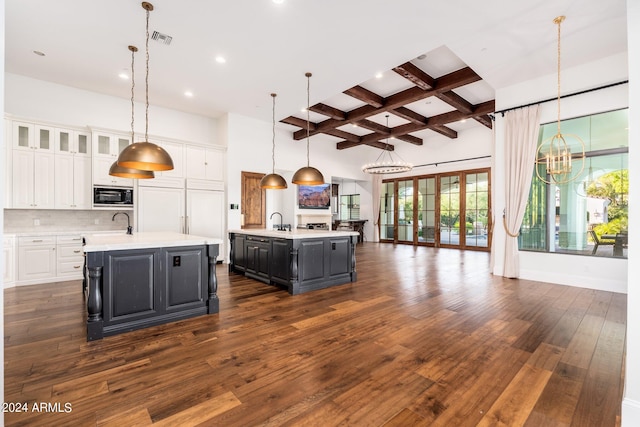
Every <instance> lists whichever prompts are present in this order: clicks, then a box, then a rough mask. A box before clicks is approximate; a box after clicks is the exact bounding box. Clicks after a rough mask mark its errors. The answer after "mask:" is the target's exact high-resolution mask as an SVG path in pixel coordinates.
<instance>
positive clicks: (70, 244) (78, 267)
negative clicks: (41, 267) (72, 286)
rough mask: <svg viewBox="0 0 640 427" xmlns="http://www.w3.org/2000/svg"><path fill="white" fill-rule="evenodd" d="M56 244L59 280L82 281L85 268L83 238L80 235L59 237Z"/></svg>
mask: <svg viewBox="0 0 640 427" xmlns="http://www.w3.org/2000/svg"><path fill="white" fill-rule="evenodd" d="M56 243H57V244H56V252H57V254H58V255H57V258H56V259H57V263H56V264H57V265H56V273H57V276H58V278H64V279H66V280H73V279H82V267H83V266H84V253H83V252H82V237H80V236H78V235H68V236H57V238H56Z"/></svg>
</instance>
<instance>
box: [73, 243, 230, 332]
mask: <svg viewBox="0 0 640 427" xmlns="http://www.w3.org/2000/svg"><path fill="white" fill-rule="evenodd" d="M83 241H84V246H83V249H84V252H85V256H86V258H85V284H86V289H85V292H86V293H87V312H88V315H87V341H92V340H98V339H102V338H103V337H105V336H109V335H115V334H119V333H123V332H128V331H133V330H136V329H141V328H146V327H149V326H155V325H159V324H163V323H168V322H173V321H176V320H182V319H186V318H190V317H194V316H200V315H203V314H212V313H217V312H218V311H219V301H218V295H217V290H218V282H217V277H216V270H215V267H216V260H217V257H218V255H219V246H220V245H221V244H222V243H223V242H222V241H221V240H220V239H214V238H208V237H198V236H192V235H188V234H179V233H166V232H145V233H133V234H124V233H122V234H113V233H111V234H86V235H83Z"/></svg>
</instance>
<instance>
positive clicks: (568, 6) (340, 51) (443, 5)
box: [5, 0, 627, 133]
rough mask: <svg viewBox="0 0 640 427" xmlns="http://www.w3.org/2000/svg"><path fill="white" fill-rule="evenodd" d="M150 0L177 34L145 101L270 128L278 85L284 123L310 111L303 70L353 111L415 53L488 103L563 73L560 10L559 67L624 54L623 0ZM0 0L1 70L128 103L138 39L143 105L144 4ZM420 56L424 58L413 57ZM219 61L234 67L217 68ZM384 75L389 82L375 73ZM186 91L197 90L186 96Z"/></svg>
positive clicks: (158, 57) (161, 26) (321, 98)
mask: <svg viewBox="0 0 640 427" xmlns="http://www.w3.org/2000/svg"><path fill="white" fill-rule="evenodd" d="M151 3H152V4H153V5H154V8H155V9H154V11H153V12H151V14H150V30H151V31H154V30H157V31H159V32H161V33H164V34H167V35H169V36H171V37H172V38H173V40H172V42H171V44H170V45H169V46H166V45H162V44H160V43H158V42H155V41H150V47H149V49H150V77H149V79H150V80H149V85H150V89H149V101H150V103H151V104H153V105H160V106H164V107H168V108H173V109H176V110H181V111H185V112H189V113H195V114H200V115H204V116H209V117H217V116H219V115H220V114H222V113H224V112H233V113H237V114H242V115H245V116H249V117H255V118H258V119H260V120H264V121H267V122H270V121H271V102H272V100H271V97H270V95H269V94H270V93H272V92H276V93H277V94H278V97H277V106H276V118H277V120H280V119H282V118H284V117H287V116H290V115H296V116H299V117H306V116H305V115H304V113H301V112H300V109H301V108H302V107H304V106H306V103H307V94H306V87H307V81H306V77H305V76H304V74H305V72H307V71H310V72H312V73H313V77H312V78H311V82H310V83H311V104H315V103H318V102H324V103H326V104H329V105H331V106H334V107H336V108H340V109H343V110H347V111H348V110H350V109H352V108H355V107H357V106H359V105H361V104H359V103H358V102H357V101H355V100H354V99H352V98H350V97H347V96H346V95H343V94H342V92H343V91H344V90H346V89H348V88H351V87H353V86H356V85H362V86H364V87H365V88H367V89H369V90H372V91H374V92H376V93H378V94H381V95H384V96H387V95H390V94H392V93H395V92H397V91H399V90H402V89H405V88H406V87H408V86H409V85H408V84H407V82H406V81H404V79H403V78H401V77H400V76H399V75H397V74H395V73H393V72H391V71H388V70H390V69H392V68H393V67H395V66H398V65H401V64H403V63H405V62H407V61H413V62H414V63H416V64H419V65H420V67H421V68H423V69H424V70H425V71H427V72H428V73H429V74H431V75H432V77H439V76H441V75H444V74H447V73H449V72H451V71H454V70H455V69H457V68H461V67H462V66H464V64H466V65H468V66H470V67H471V68H472V69H473V70H474V71H476V72H477V73H478V74H479V75H480V76H481V77H482V78H483V79H484V81H483V82H478V83H474V84H473V85H469V86H468V87H464V88H461V89H459V90H457V91H456V92H458V93H459V94H460V95H462V96H463V97H465V98H466V99H467V100H469V101H470V102H472V103H476V102H482V101H485V100H488V99H493V96H494V91H495V90H496V89H499V88H502V87H506V86H509V85H512V84H514V83H517V82H519V81H523V80H527V79H530V78H533V77H535V76H538V75H542V74H550V73H554V72H555V70H556V43H557V33H556V31H557V27H556V25H555V24H554V23H553V18H555V17H556V16H558V15H566V16H567V19H566V21H565V22H564V23H563V24H562V66H563V67H571V66H575V65H579V64H581V63H584V62H589V61H593V60H595V59H597V58H601V57H605V56H609V55H613V54H616V53H620V52H626V49H627V42H626V40H627V31H626V24H627V23H626V0H606V1H603V0H536V1H514V0H489V1H484V2H483V1H478V0H456V1H426V0H284V3H283V4H280V5H277V4H274V3H273V1H272V0H233V1H232V0H230V1H220V0H181V1H176V0H155V1H151ZM5 4H6V10H5V31H6V36H5V43H6V46H5V70H6V71H7V72H10V73H15V74H20V75H24V76H28V77H32V78H36V79H41V80H46V81H51V82H55V83H59V84H63V85H68V86H73V87H77V88H81V89H86V90H90V91H95V92H100V93H106V94H110V95H113V96H117V97H122V98H129V97H130V82H129V81H127V80H122V79H121V78H119V77H118V74H119V73H120V72H122V71H125V72H129V71H130V61H131V53H130V52H129V50H128V49H127V46H128V45H136V46H137V47H138V48H139V52H138V54H137V55H136V87H137V91H136V100H137V101H139V102H142V101H143V99H144V47H145V19H146V18H145V11H144V9H143V8H142V7H141V2H140V1H137V0H105V1H97V0H55V1H52V0H5ZM34 50H37V51H42V52H44V53H45V54H46V56H44V57H42V56H37V55H35V54H34V53H33V51H34ZM425 53H426V54H427V57H426V58H425V59H424V60H423V61H424V63H421V61H420V60H416V58H417V57H418V56H419V55H422V54H425ZM217 55H223V56H224V57H226V59H227V62H226V63H225V64H218V63H216V61H215V59H214V58H215V57H216V56H217ZM377 72H384V77H383V78H382V79H375V78H373V76H374V75H375V74H376V73H377ZM186 90H190V91H192V92H193V94H194V96H193V97H192V98H187V97H185V96H184V92H185V91H186ZM429 101H431V103H426V102H424V101H423V102H422V105H420V106H415V109H416V110H419V112H420V113H421V114H423V115H426V116H430V115H432V112H431V111H436V110H437V109H438V108H439V106H438V103H439V102H441V101H439V100H437V99H435V98H433V99H430V100H429ZM318 118H326V117H323V116H318ZM312 120H313V117H312ZM384 120H385V118H384V117H378V118H376V121H378V122H380V123H384ZM390 124H391V125H392V126H394V125H396V124H398V123H393V122H391V123H390ZM294 130H295V129H294ZM456 130H459V129H456ZM350 131H351V132H353V130H350ZM354 133H356V132H354Z"/></svg>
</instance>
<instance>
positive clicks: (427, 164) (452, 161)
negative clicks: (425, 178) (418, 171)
mask: <svg viewBox="0 0 640 427" xmlns="http://www.w3.org/2000/svg"><path fill="white" fill-rule="evenodd" d="M490 157H491V156H479V157H468V158H466V159H458V160H443V161H441V162H434V163H425V164H424V165H415V166H414V168H421V167H423V166H433V165H435V166H436V167H437V166H438V165H443V164H445V163H457V162H466V161H468V160H478V159H486V158H490Z"/></svg>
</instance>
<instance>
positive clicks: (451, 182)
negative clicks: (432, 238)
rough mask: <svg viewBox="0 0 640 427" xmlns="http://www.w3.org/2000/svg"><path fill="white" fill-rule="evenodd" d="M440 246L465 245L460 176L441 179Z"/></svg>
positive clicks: (442, 177)
mask: <svg viewBox="0 0 640 427" xmlns="http://www.w3.org/2000/svg"><path fill="white" fill-rule="evenodd" d="M439 181H440V187H439V191H440V245H445V246H448V245H453V246H459V245H461V244H464V242H463V240H464V234H463V238H462V239H461V238H460V232H461V231H462V233H464V221H463V222H462V226H461V222H460V176H459V175H458V174H456V175H449V176H441V177H440V180H439Z"/></svg>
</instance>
